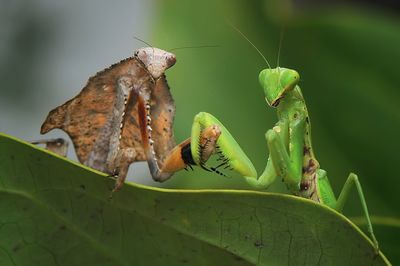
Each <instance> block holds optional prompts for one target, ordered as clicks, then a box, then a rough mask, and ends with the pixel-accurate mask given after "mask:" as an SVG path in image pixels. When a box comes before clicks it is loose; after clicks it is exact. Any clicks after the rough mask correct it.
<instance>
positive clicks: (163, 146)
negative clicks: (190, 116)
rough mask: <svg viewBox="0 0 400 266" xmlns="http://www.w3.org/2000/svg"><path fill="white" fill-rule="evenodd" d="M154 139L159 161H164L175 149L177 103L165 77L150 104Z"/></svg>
mask: <svg viewBox="0 0 400 266" xmlns="http://www.w3.org/2000/svg"><path fill="white" fill-rule="evenodd" d="M150 106H151V108H150V111H151V121H152V122H151V127H152V129H153V132H152V138H153V141H154V150H155V152H156V156H157V159H159V160H163V159H164V157H165V156H166V155H167V154H168V152H169V151H171V150H172V148H174V147H175V145H176V144H175V139H174V132H173V128H172V127H173V123H174V117H175V103H174V99H173V98H172V95H171V93H170V89H169V87H168V84H167V80H166V78H165V76H162V77H160V78H159V79H158V80H157V82H156V85H155V87H154V89H153V91H152V94H151V102H150Z"/></svg>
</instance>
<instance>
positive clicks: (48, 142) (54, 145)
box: [31, 138, 69, 157]
mask: <svg viewBox="0 0 400 266" xmlns="http://www.w3.org/2000/svg"><path fill="white" fill-rule="evenodd" d="M31 143H32V144H44V145H45V147H46V149H47V150H49V151H51V152H54V153H57V154H58V155H60V156H63V157H66V156H67V152H68V145H69V143H68V141H67V140H65V139H62V138H58V139H42V140H36V141H31Z"/></svg>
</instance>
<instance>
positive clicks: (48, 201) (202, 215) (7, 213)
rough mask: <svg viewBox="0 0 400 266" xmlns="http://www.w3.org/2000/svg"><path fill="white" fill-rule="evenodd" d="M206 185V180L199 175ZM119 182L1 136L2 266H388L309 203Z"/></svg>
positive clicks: (360, 237) (343, 223) (342, 221)
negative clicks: (117, 189) (113, 190)
mask: <svg viewBox="0 0 400 266" xmlns="http://www.w3.org/2000/svg"><path fill="white" fill-rule="evenodd" d="M199 178H200V177H199ZM113 184H114V181H113V180H112V179H110V178H108V177H106V176H105V175H104V174H101V173H99V172H96V171H93V170H91V169H88V168H87V167H84V166H81V165H79V164H77V163H74V162H70V161H68V160H66V159H64V158H61V157H58V156H55V155H53V154H51V153H49V152H47V151H44V150H42V149H40V148H37V147H35V146H32V145H30V144H28V143H24V142H22V141H19V140H16V139H14V138H12V137H8V136H6V135H0V186H1V187H0V195H1V200H0V213H1V215H0V265H39V264H40V265H180V264H181V265H185V264H190V265H251V264H260V265H286V264H290V265H304V264H307V265H317V264H320V265H387V264H389V262H387V260H386V258H385V257H384V255H383V254H382V253H380V254H379V255H375V254H374V249H373V246H372V243H371V241H370V240H368V239H367V237H366V236H365V235H364V234H363V233H362V232H361V231H360V230H359V229H358V228H357V227H356V226H355V225H354V224H352V223H351V222H350V221H349V220H348V219H347V218H346V217H344V216H343V215H341V214H338V213H336V212H335V211H333V210H331V209H329V208H326V207H324V206H322V205H320V204H316V203H314V202H312V201H309V200H305V199H302V198H298V197H294V196H289V195H284V194H273V193H260V192H254V191H241V190H168V189H159V188H152V187H147V186H142V185H137V184H133V183H131V184H126V185H125V186H124V187H123V189H122V191H121V192H118V193H115V194H114V195H113V198H112V199H109V195H110V189H111V188H112V187H113Z"/></svg>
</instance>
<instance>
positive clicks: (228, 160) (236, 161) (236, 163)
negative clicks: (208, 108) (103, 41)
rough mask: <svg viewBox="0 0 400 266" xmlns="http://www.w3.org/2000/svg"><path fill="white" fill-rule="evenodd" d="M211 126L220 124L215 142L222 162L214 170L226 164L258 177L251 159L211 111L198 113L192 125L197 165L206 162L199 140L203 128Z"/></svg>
mask: <svg viewBox="0 0 400 266" xmlns="http://www.w3.org/2000/svg"><path fill="white" fill-rule="evenodd" d="M210 126H218V128H219V131H220V136H219V138H218V140H217V141H216V143H215V150H216V152H218V154H219V156H220V157H221V158H220V159H221V160H222V163H221V164H220V165H219V166H217V167H215V168H212V170H214V171H217V169H218V167H220V166H224V168H231V169H232V170H234V171H236V172H238V173H239V174H240V175H242V176H245V177H246V176H247V177H252V178H255V177H257V172H256V170H255V168H254V166H253V164H252V163H251V161H250V159H249V158H248V157H247V155H246V154H245V153H244V152H243V150H242V148H240V146H239V144H238V143H237V142H236V140H235V139H234V138H233V137H232V135H231V134H230V132H229V131H228V130H227V129H226V128H225V127H224V125H222V123H221V122H220V121H219V120H218V119H217V118H215V117H214V116H212V115H211V114H209V113H205V112H201V113H199V114H197V115H196V116H195V118H194V122H193V126H192V134H191V139H192V148H191V152H192V157H193V160H194V161H195V163H196V164H197V165H202V164H204V158H202V157H203V156H204V147H202V145H199V140H201V139H202V138H200V134H201V132H203V129H205V128H209V127H210ZM210 153H211V149H210V148H208V151H207V152H206V155H208V154H210Z"/></svg>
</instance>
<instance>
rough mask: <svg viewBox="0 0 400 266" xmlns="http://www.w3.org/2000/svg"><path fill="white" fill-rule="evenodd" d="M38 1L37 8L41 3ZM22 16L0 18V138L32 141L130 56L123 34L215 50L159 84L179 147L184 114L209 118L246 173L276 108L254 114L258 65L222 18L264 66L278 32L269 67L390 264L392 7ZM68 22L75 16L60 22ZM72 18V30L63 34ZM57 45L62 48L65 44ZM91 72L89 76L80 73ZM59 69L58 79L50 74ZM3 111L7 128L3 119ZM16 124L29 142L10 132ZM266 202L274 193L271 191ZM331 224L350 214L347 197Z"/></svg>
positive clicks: (397, 58) (395, 85)
mask: <svg viewBox="0 0 400 266" xmlns="http://www.w3.org/2000/svg"><path fill="white" fill-rule="evenodd" d="M17 2H18V1H17ZM39 2H41V4H42V5H43V7H44V6H48V5H49V3H50V2H46V1H39ZM20 3H22V2H21V1H20ZM94 3H96V4H94ZM82 5H84V6H83V7H82ZM35 8H37V6H36V5H35V4H32V3H31V4H27V3H22V4H21V5H20V6H19V7H13V9H12V10H14V12H15V13H10V12H9V11H8V12H7V9H2V10H1V11H0V14H1V15H2V16H1V17H2V20H4V21H3V22H4V23H2V26H1V32H0V33H1V34H2V36H8V37H9V36H13V37H12V38H11V37H9V38H8V39H6V40H7V42H3V41H2V46H0V56H1V57H0V58H1V62H0V64H1V65H0V70H1V72H0V77H1V79H2V82H3V83H2V86H1V89H0V92H1V94H0V96H1V99H0V100H1V102H0V103H1V107H0V112H1V113H0V119H1V121H0V130H1V131H3V132H6V133H10V134H13V135H15V136H17V137H21V138H25V139H29V138H38V137H39V134H38V131H39V127H40V125H41V123H42V120H43V119H44V117H45V116H46V114H47V112H48V111H49V110H50V109H52V108H54V107H55V106H57V105H59V104H61V103H63V102H65V101H66V100H67V99H69V98H71V97H72V96H74V95H75V94H76V93H77V92H78V91H79V90H80V88H81V87H82V86H83V85H84V83H85V81H86V79H87V78H88V77H89V76H91V75H93V74H94V73H95V72H96V71H98V70H101V69H103V68H104V67H106V66H108V65H110V64H112V63H114V62H117V61H118V60H120V59H122V58H124V57H128V56H130V55H131V54H132V50H133V49H134V48H137V47H140V46H141V44H137V43H136V42H135V41H134V40H133V39H132V36H134V35H136V36H139V37H141V38H143V39H146V41H148V42H149V43H151V44H152V45H154V46H156V47H160V48H163V49H166V50H168V49H173V48H176V47H186V46H199V45H200V46H201V45H218V46H219V47H217V48H197V49H196V48H193V49H180V50H176V51H174V53H175V54H176V55H177V64H176V65H175V66H174V67H173V68H172V69H170V70H168V71H167V77H168V82H169V85H170V87H171V90H172V94H173V95H174V98H175V101H176V107H177V115H176V120H175V132H176V138H177V140H178V141H181V140H183V139H184V138H186V137H188V136H189V134H190V127H191V123H192V120H193V117H194V115H195V114H196V113H198V112H200V111H207V112H210V113H212V114H214V115H215V116H216V117H218V118H219V119H220V120H221V121H222V122H223V123H224V124H225V126H226V127H227V128H228V129H229V130H230V131H231V133H232V134H233V135H234V136H235V137H236V139H237V140H238V142H239V143H240V144H241V146H242V148H243V149H244V150H245V151H246V153H247V154H248V156H249V157H250V159H251V160H252V161H253V163H254V164H255V166H256V168H257V170H258V172H259V173H261V171H262V170H263V169H264V166H265V162H266V159H267V155H268V151H267V147H266V142H265V140H264V133H265V132H266V131H267V130H268V129H270V128H271V127H272V126H273V125H274V123H275V122H276V114H275V110H273V109H271V108H270V107H268V106H267V104H266V102H265V101H264V98H263V92H262V89H261V88H260V86H259V84H258V80H257V77H258V73H259V71H260V70H261V69H263V68H265V67H266V66H265V63H264V61H263V60H262V58H261V57H260V56H259V55H258V54H257V52H256V51H255V50H254V49H253V48H252V47H251V46H250V45H249V44H248V43H247V42H246V41H245V40H244V39H243V38H242V37H241V36H240V35H239V34H238V33H237V32H235V31H234V30H232V28H230V27H229V25H228V24H227V20H229V21H231V23H233V24H234V25H235V26H237V27H238V28H240V29H241V30H242V31H243V32H244V33H245V34H246V35H247V36H248V38H249V39H251V40H252V41H253V42H254V44H255V45H256V46H257V47H258V48H259V49H260V50H261V51H262V53H263V54H264V55H265V56H266V57H267V59H268V60H269V62H270V64H271V65H272V66H275V65H276V62H277V56H278V49H279V43H280V38H281V37H280V36H281V35H282V34H283V38H282V44H281V53H280V66H283V67H289V68H293V69H296V70H297V71H298V72H299V73H300V76H301V82H300V86H301V88H302V91H303V94H304V96H305V98H306V101H307V104H308V109H309V112H310V117H311V122H312V129H313V132H312V135H313V144H314V149H315V152H316V155H317V158H318V160H319V162H320V164H321V166H322V168H323V169H325V170H327V171H328V176H329V177H330V181H331V184H332V186H333V188H334V190H335V192H336V193H339V191H340V189H341V188H342V186H343V184H344V182H345V180H346V178H347V176H348V173H349V172H350V171H353V172H355V173H357V174H358V175H359V177H360V180H361V183H362V186H363V189H364V193H365V196H366V200H367V203H368V207H369V210H370V213H371V214H372V215H373V216H374V217H375V218H374V220H375V221H376V222H377V224H376V225H375V230H376V236H377V238H378V240H379V241H380V244H381V247H382V250H383V251H384V252H385V254H387V255H388V257H389V259H390V260H392V262H393V264H396V262H397V264H398V263H400V254H399V250H400V245H399V239H400V230H399V229H400V222H399V219H400V210H399V207H398V204H399V202H400V196H399V195H400V193H398V192H397V191H396V190H397V189H398V188H399V187H400V186H399V185H400V181H399V179H400V174H399V170H398V169H397V168H396V167H397V166H400V158H399V154H398V152H399V151H400V141H399V137H400V90H399V89H400V81H399V74H398V72H399V69H400V20H399V7H398V6H396V4H393V5H389V4H388V3H385V2H380V4H376V3H375V4H373V3H371V2H369V3H366V2H362V1H350V2H348V1H347V2H345V1H343V2H333V1H332V2H331V1H245V0H242V1H238V0H235V1H211V0H208V1H207V0H204V1H178V0H166V1H162V0H159V1H155V0H154V1H121V5H117V4H111V3H108V2H107V1H101V2H93V5H89V4H88V3H86V4H81V3H80V2H76V3H74V8H72V7H71V10H68V9H67V10H65V9H64V10H62V11H57V12H59V13H57V12H56V13H54V10H59V9H58V8H57V7H56V8H54V9H52V11H51V12H50V11H49V12H48V14H45V15H43V12H38V11H37V10H36V9H35ZM85 8H86V9H85ZM90 8H92V9H90ZM15 10H17V11H15ZM35 10H36V11H35ZM82 10H85V11H84V12H83V11H82ZM99 10H100V11H99ZM67 11H68V12H70V13H69V14H79V15H77V16H76V17H74V16H61V15H62V14H64V12H67ZM74 12H75V13H74ZM79 12H80V13H79ZM10 14H15V15H14V16H10ZM60 17H61V18H62V19H60ZM71 20H74V21H75V24H72V26H71V25H70V27H65V24H68V23H71ZM97 21H100V22H97ZM6 22H7V23H6ZM11 22H12V23H11ZM21 25H22V26H21ZM74 27H80V28H81V34H82V36H83V37H82V36H77V35H74V33H73V32H74V31H72V30H71V31H66V30H65V29H71V28H72V29H73V28H74ZM63 29H64V30H63ZM5 33H6V34H5ZM7 34H8V35H7ZM66 36H68V38H66ZM57 40H58V41H57ZM60 40H64V41H60ZM70 42H72V43H73V45H70V46H68V45H67V44H68V43H70ZM57 43H58V44H57ZM60 43H61V44H65V46H63V45H61V46H60ZM56 44H57V45H56ZM135 45H136V46H135ZM4 47H6V48H7V49H4ZM54 47H58V49H55V48H54ZM127 47H128V48H129V49H128V48H127ZM49 51H50V52H51V54H52V56H51V57H49V56H48V54H49ZM67 52H68V53H67ZM65 54H67V55H68V56H65ZM63 56H64V57H63ZM61 58H63V60H60V59H61ZM65 58H69V59H65ZM65 60H67V61H65ZM68 60H70V61H68ZM92 61H94V62H95V64H89V63H88V62H92ZM66 62H67V63H66ZM68 62H69V64H68ZM49 65H52V66H53V67H52V68H51V69H50V70H49V71H50V72H49V71H43V70H41V69H42V68H45V67H47V68H46V69H49ZM60 66H63V68H62V70H59V71H57V67H60ZM68 69H70V70H68ZM71 69H73V70H74V71H75V72H69V71H72V70H71ZM57 76H60V77H61V79H56V78H57ZM39 77H41V78H39ZM60 80H61V81H60ZM73 82H76V83H73ZM61 93H62V94H61ZM60 95H63V96H60ZM15 113H17V114H18V113H19V114H20V116H19V117H18V118H16V119H15V118H13V119H11V118H10V117H12V114H15ZM25 123H26V124H31V125H32V126H31V129H32V130H30V129H29V130H28V129H22V130H21V129H19V128H17V127H16V126H15V125H14V124H16V125H17V124H18V125H19V124H25ZM31 131H34V132H31ZM54 134H55V135H57V134H58V136H59V135H61V134H60V132H56V133H54ZM72 158H73V156H72ZM131 170H132V171H131V173H132V172H135V174H134V175H135V177H136V176H141V180H143V176H145V178H147V180H150V177H149V175H148V172H147V169H146V166H145V165H142V167H138V166H136V165H134V166H132V167H131ZM138 173H139V174H138ZM228 174H229V173H228ZM135 180H137V179H136V178H135ZM148 182H150V184H152V185H155V183H152V182H151V181H148ZM163 185H165V186H167V187H179V188H209V187H211V188H245V189H250V188H249V187H248V186H247V185H246V184H245V183H244V182H243V181H242V180H241V179H240V178H238V177H232V178H224V177H221V176H218V175H215V174H208V173H206V172H204V171H202V170H200V169H196V170H195V171H194V172H184V171H183V172H182V173H177V174H176V175H175V176H174V178H173V179H172V180H171V181H169V182H167V183H165V184H163ZM270 190H271V191H281V192H286V189H285V188H284V186H283V185H282V184H281V183H280V182H277V184H275V185H273V187H272V188H271V189H270ZM344 213H345V214H346V216H348V217H356V218H357V217H359V216H361V215H362V212H361V207H360V204H359V199H358V197H357V195H356V192H355V191H354V193H353V195H352V197H350V199H349V202H348V204H347V205H346V206H345V210H344ZM357 220H359V219H357ZM361 221H362V219H361ZM363 229H364V231H365V228H364V227H363Z"/></svg>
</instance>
